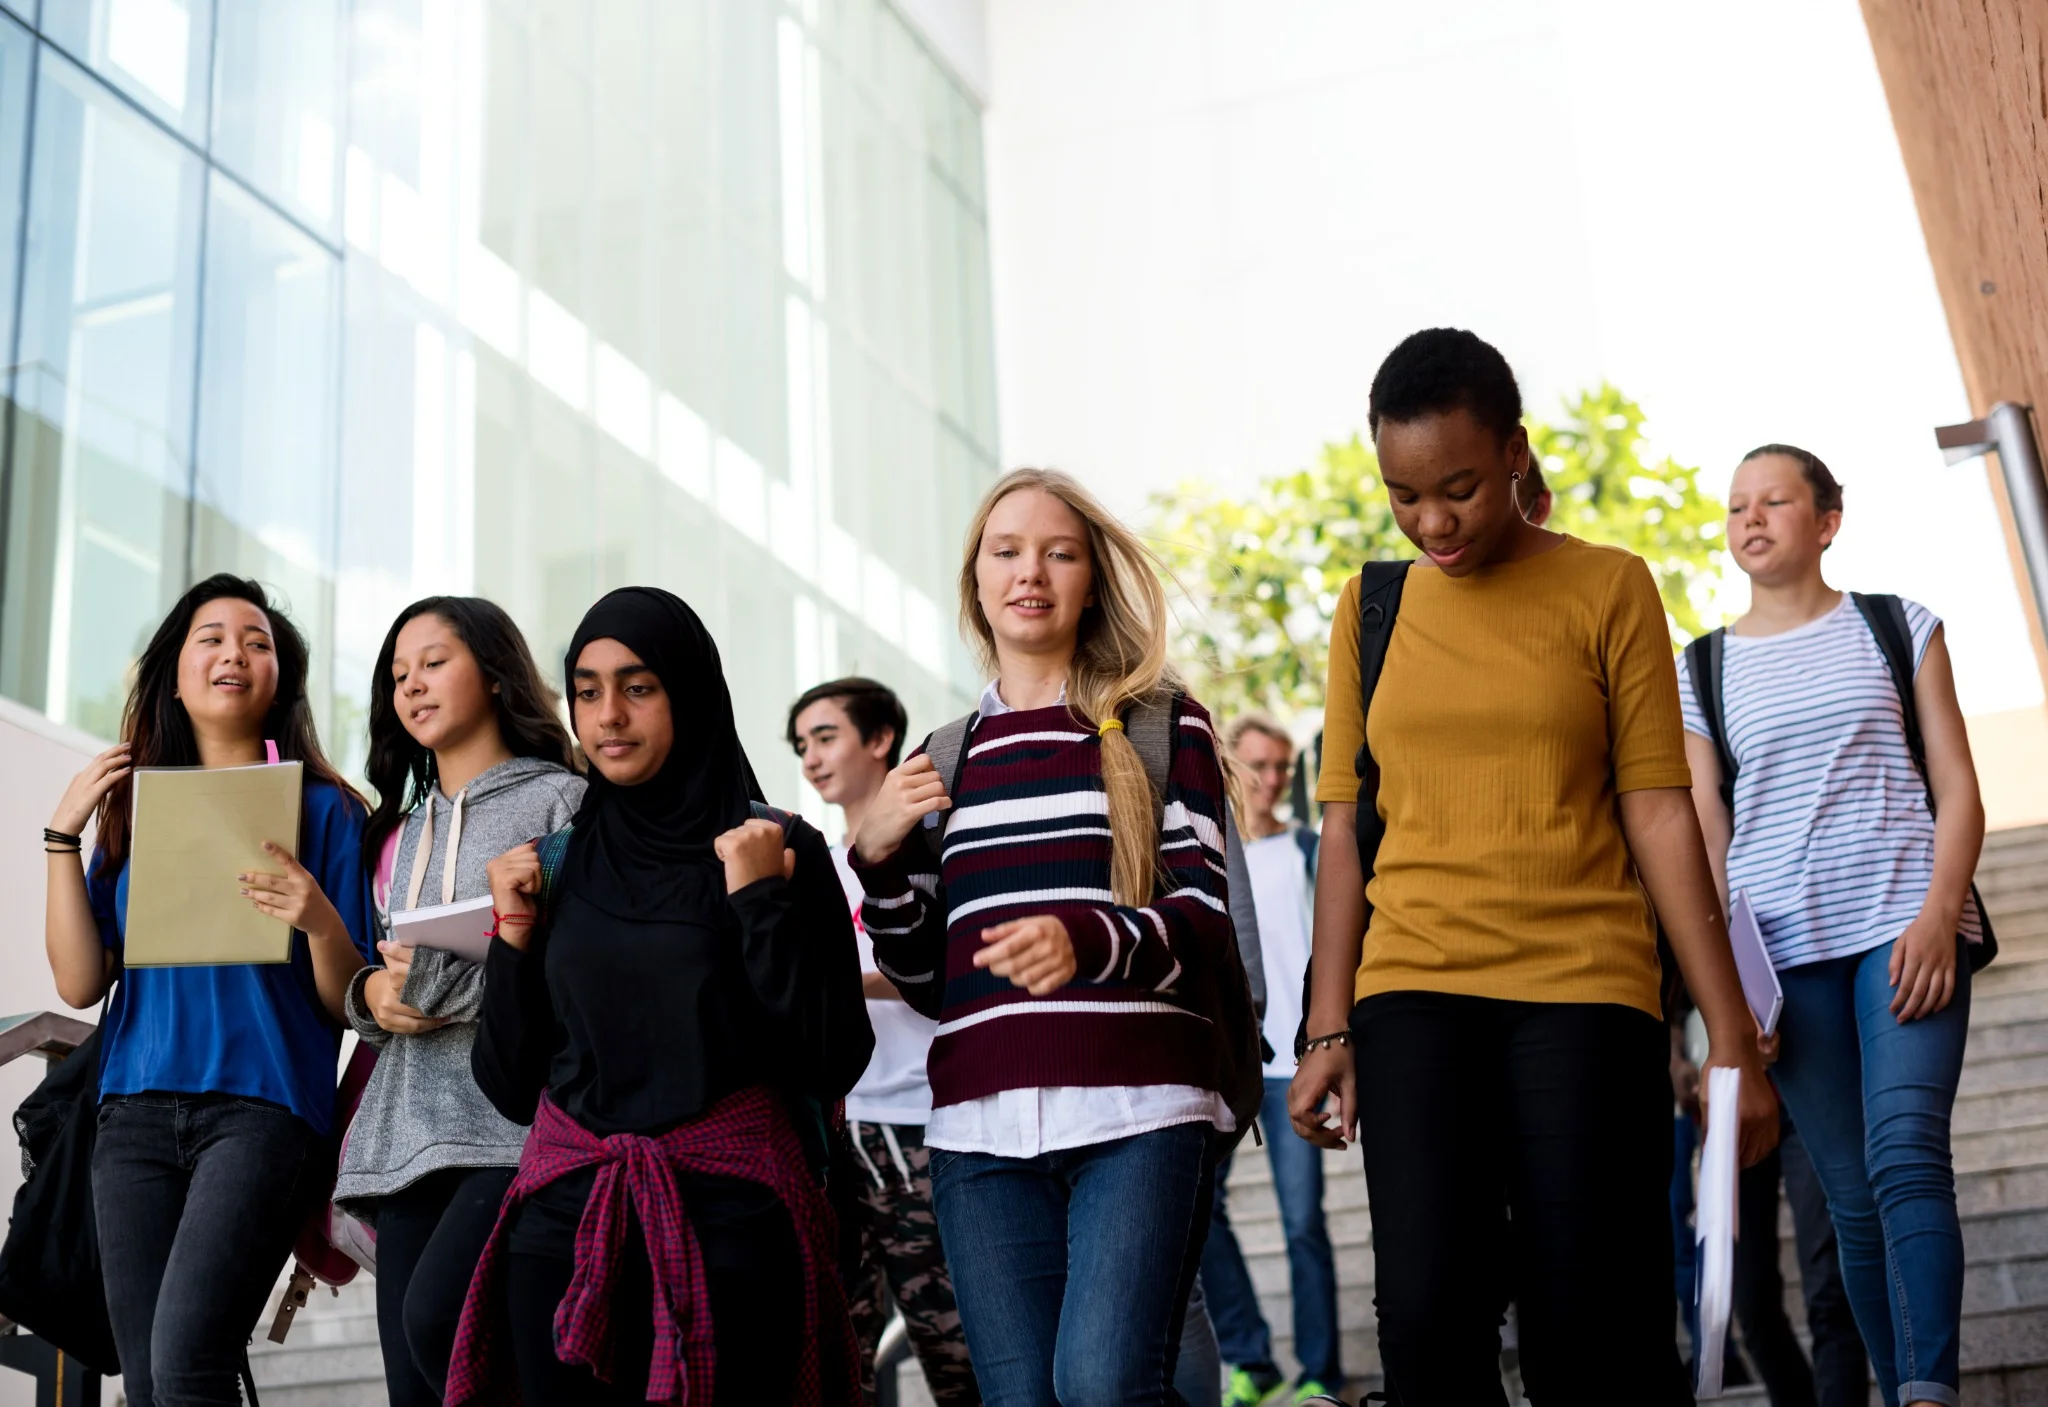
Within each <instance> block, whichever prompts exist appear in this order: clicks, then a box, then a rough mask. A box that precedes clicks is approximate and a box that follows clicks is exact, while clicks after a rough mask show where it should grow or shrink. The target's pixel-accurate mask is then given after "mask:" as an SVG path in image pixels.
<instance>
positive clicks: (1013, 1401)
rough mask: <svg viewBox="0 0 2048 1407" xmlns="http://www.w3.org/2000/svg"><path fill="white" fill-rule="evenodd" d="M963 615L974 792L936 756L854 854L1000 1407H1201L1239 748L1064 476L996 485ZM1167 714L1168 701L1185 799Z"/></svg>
mask: <svg viewBox="0 0 2048 1407" xmlns="http://www.w3.org/2000/svg"><path fill="white" fill-rule="evenodd" d="M960 610H961V619H962V621H963V623H964V625H965V627H966V629H967V630H968V631H969V633H970V637H971V639H972V641H973V643H974V644H976V645H977V646H978V647H979V648H980V652H981V654H982V656H983V658H984V660H985V662H986V663H987V664H989V665H991V666H993V668H994V672H995V676H996V677H995V680H994V681H993V682H992V683H991V684H990V685H989V686H988V688H987V689H986V690H985V691H984V692H983V694H982V700H981V706H980V709H979V711H978V713H977V714H976V716H975V717H974V719H972V720H971V721H970V723H971V726H970V728H969V731H968V735H967V738H966V742H965V744H964V746H963V749H962V757H963V763H962V765H961V766H960V769H959V772H958V776H957V784H954V779H951V778H946V777H942V776H940V775H939V773H938V770H937V768H936V766H935V765H934V763H933V761H932V759H931V758H930V757H929V756H928V755H926V754H925V753H924V752H922V751H920V752H919V753H918V754H917V755H915V756H913V757H912V758H911V759H910V760H909V761H907V762H905V763H904V764H903V765H902V766H900V767H898V768H896V769H894V770H893V771H892V772H890V774H889V776H888V779H887V780H886V781H885V782H884V783H883V786H882V790H881V793H880V794H879V795H878V796H877V797H876V798H875V800H874V801H873V803H871V805H870V806H869V809H868V811H867V814H866V815H865V816H864V817H862V819H861V824H860V830H859V833H858V834H857V835H856V836H855V837H854V844H853V854H852V857H851V863H852V865H853V868H854V870H855V872H856V873H857V874H858V875H859V876H860V878H861V883H862V886H863V888H864V889H865V891H866V894H867V899H866V902H865V905H864V906H863V909H862V922H863V925H864V926H865V927H866V929H867V931H868V933H869V935H870V936H871V937H872V938H873V940H874V945H875V962H876V965H877V966H878V967H879V968H880V969H881V971H882V973H883V974H884V975H885V976H887V977H888V978H889V979H890V980H891V981H892V982H894V983H895V984H896V986H897V988H898V990H900V991H901V992H902V993H903V996H904V999H905V1000H906V1001H908V1002H909V1003H910V1005H911V1006H912V1007H914V1008H915V1009H917V1010H918V1011H921V1012H923V1013H925V1014H926V1015H927V1016H931V1017H934V1018H936V1019H937V1020H938V1022H939V1027H938V1032H937V1036H936V1038H935V1040H934V1041H933V1044H932V1050H931V1057H930V1062H929V1066H928V1071H929V1074H930V1077H931V1086H932V1114H931V1121H930V1122H929V1123H928V1124H926V1125H925V1143H926V1145H927V1146H928V1147H930V1148H931V1149H932V1154H931V1176H932V1194H933V1202H934V1205H935V1207H936V1209H937V1212H938V1219H939V1231H940V1235H941V1238H942V1239H943V1240H944V1242H945V1246H946V1257H947V1260H948V1261H949V1262H950V1263H951V1265H952V1268H953V1285H954V1290H955V1292H956V1293H957V1295H958V1297H959V1301H960V1317H961V1322H962V1324H963V1325H964V1327H965V1329H966V1331H967V1345H968V1349H969V1351H970V1352H971V1354H972V1355H973V1359H974V1372H975V1377H976V1379H977V1380H978V1382H979V1384H980V1387H981V1392H982V1397H983V1400H984V1401H986V1402H988V1403H990V1404H992V1407H1021V1405H1022V1404H1034V1405H1035V1404H1039V1403H1046V1402H1053V1401H1058V1402H1061V1403H1065V1404H1067V1407H1095V1404H1102V1405H1103V1407H1110V1404H1115V1405H1116V1407H1125V1404H1153V1403H1161V1404H1163V1403H1173V1402H1178V1401H1180V1398H1178V1397H1177V1396H1176V1395H1174V1393H1173V1389H1172V1388H1171V1386H1170V1385H1169V1384H1170V1381H1171V1376H1172V1371H1173V1364H1174V1354H1175V1345H1176V1344H1177V1342H1178V1340H1179V1337H1180V1325H1181V1319H1182V1313H1183V1309H1184V1306H1185V1304H1186V1302H1187V1297H1188V1291H1189V1287H1190V1285H1191V1284H1192V1282H1193V1280H1194V1275H1195V1267H1196V1263H1197V1260H1198V1258H1199V1255H1200V1250H1201V1243H1202V1239H1203V1235H1204V1233H1205V1232H1206V1230H1207V1225H1208V1207H1209V1201H1210V1195H1211V1180H1212V1177H1213V1163H1212V1159H1211V1143H1212V1134H1213V1132H1214V1130H1216V1129H1219V1128H1220V1129H1224V1130H1228V1129H1231V1128H1233V1127H1234V1120H1233V1118H1232V1115H1231V1112H1230V1108H1229V1105H1228V1103H1227V1102H1226V1101H1225V1099H1224V1097H1223V1096H1222V1095H1221V1094H1220V1093H1218V1089H1219V1084H1220V1082H1221V1081H1220V1071H1219V1068H1218V1062H1219V1053H1220V1046H1221V1042H1220V1041H1219V1038H1218V1036H1217V1033H1216V1027H1215V1025H1214V1024H1213V1023H1212V1021H1211V1019H1210V1017H1209V1015H1208V1014H1207V1012H1206V1011H1205V1007H1204V1003H1203V1001H1202V1000H1201V998H1200V997H1199V996H1196V995H1193V993H1198V992H1200V991H1202V990H1204V989H1205V986H1206V985H1207V984H1206V982H1205V979H1206V978H1208V977H1210V976H1212V975H1213V974H1215V973H1216V972H1218V971H1220V970H1221V969H1220V966H1219V965H1220V964H1223V963H1226V962H1235V961H1236V960H1237V959H1236V956H1235V952H1234V949H1233V947H1232V937H1231V926H1230V918H1229V915H1228V913H1227V910H1226V901H1227V888H1226V882H1225V878H1224V849H1223V846H1224V841H1223V832H1222V825H1223V776H1222V770H1221V766H1220V764H1219V762H1218V760H1217V752H1216V739H1215V735H1214V733H1213V732H1212V731H1211V728H1210V725H1209V716H1208V714H1207V713H1206V712H1204V711H1203V709H1202V707H1201V705H1200V704H1197V703H1195V702H1193V701H1192V700H1190V699H1187V698H1185V697H1183V696H1181V695H1179V694H1178V693H1177V692H1176V691H1175V689H1174V680H1173V678H1172V676H1171V674H1170V672H1169V671H1168V669H1167V667H1166V599H1165V593H1164V592H1163V590H1162V589H1161V587H1160V584H1159V579H1158V576H1157V574H1156V571H1155V569H1154V564H1153V561H1152V559H1151V556H1150V554H1149V553H1147V552H1146V551H1145V549H1144V547H1143V546H1142V545H1141V544H1140V543H1139V542H1138V540H1137V539H1136V538H1135V537H1134V536H1132V534H1131V533H1130V531H1129V530H1128V529H1126V528H1125V527H1124V526H1123V525H1122V524H1120V523H1118V522H1117V521H1116V520H1115V519H1114V518H1112V517H1110V516H1109V514H1108V513H1107V512H1106V511H1105V510H1104V509H1103V508H1102V507H1101V505H1099V504H1098V503H1097V502H1096V501H1095V499H1094V498H1093V496H1092V495H1090V494H1089V493H1088V492H1087V491H1086V490H1085V489H1083V488H1082V487H1081V486H1080V485H1079V484H1077V483H1075V482H1074V481H1073V480H1072V479H1070V478H1068V477H1067V476H1065V475H1063V474H1057V473H1051V472H1048V471H1041V470H1018V471H1016V472H1015V473H1012V474H1010V475H1008V476H1007V477H1005V478H1004V479H1002V480H1001V481H1000V482H998V483H997V484H996V486H995V487H994V488H993V489H992V490H991V491H990V492H989V495H988V497H987V498H986V499H985V500H983V502H982V506H981V510H980V512H979V513H978V514H977V516H976V518H975V520H974V523H973V525H972V526H971V527H970V529H969V531H968V537H967V560H966V562H965V564H964V565H963V567H962V569H961V575H960ZM1139 707H1142V708H1146V709H1159V708H1163V709H1166V710H1168V711H1169V719H1168V726H1169V727H1170V729H1171V732H1170V738H1171V744H1170V746H1171V757H1170V760H1169V763H1168V767H1167V775H1166V787H1165V795H1164V797H1163V798H1155V796H1154V794H1153V790H1152V784H1151V781H1150V779H1149V778H1148V776H1147V774H1146V770H1145V764H1144V762H1143V761H1142V760H1141V758H1140V756H1139V754H1138V752H1137V749H1136V748H1135V747H1134V746H1133V744H1132V743H1131V741H1130V739H1129V738H1128V737H1127V736H1126V735H1125V733H1124V731H1123V720H1124V719H1125V718H1127V717H1131V716H1134V715H1133V713H1132V710H1133V709H1134V708H1139ZM1156 716H1157V715H1156V714H1148V717H1156ZM949 788H950V792H951V794H950V795H949V794H948V792H949ZM927 818H931V819H932V820H933V822H934V825H933V826H932V827H930V828H926V829H924V830H923V832H922V835H921V836H913V834H912V832H913V830H917V829H919V828H921V827H924V826H925V821H926V819H927ZM940 821H943V822H944V823H945V824H943V825H939V824H937V823H938V822H940ZM928 840H929V841H930V843H927V841H928ZM935 847H936V848H937V850H938V851H939V853H940V859H939V860H938V862H937V863H936V864H933V863H932V860H931V854H932V851H933V849H934V848H935Z"/></svg>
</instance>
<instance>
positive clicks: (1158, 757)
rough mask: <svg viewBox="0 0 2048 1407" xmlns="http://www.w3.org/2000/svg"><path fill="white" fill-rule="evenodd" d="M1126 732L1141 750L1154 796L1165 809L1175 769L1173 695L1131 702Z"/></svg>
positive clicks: (1135, 746)
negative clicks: (1171, 776)
mask: <svg viewBox="0 0 2048 1407" xmlns="http://www.w3.org/2000/svg"><path fill="white" fill-rule="evenodd" d="M1124 736H1125V737H1127V738H1129V739H1130V740H1131V746H1132V747H1134V748H1136V749H1137V750H1138V760H1139V761H1141V762H1143V763H1144V764H1145V775H1146V777H1148V778H1149V779H1150V780H1151V782H1152V800H1153V804H1154V805H1156V806H1157V807H1158V808H1159V809H1160V810H1161V811H1162V812H1163V811H1164V810H1165V809H1166V779H1167V777H1168V775H1169V774H1171V772H1172V771H1173V699H1172V698H1171V697H1168V698H1162V699H1153V700H1147V701H1146V702H1144V703H1137V704H1132V705H1131V707H1130V711H1129V712H1127V713H1126V714H1125V715H1124Z"/></svg>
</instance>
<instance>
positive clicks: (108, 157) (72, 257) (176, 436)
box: [0, 50, 203, 736]
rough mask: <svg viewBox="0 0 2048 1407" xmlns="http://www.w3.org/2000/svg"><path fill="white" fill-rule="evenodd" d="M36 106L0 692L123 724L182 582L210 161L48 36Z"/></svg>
mask: <svg viewBox="0 0 2048 1407" xmlns="http://www.w3.org/2000/svg"><path fill="white" fill-rule="evenodd" d="M36 106H37V114H36V130H35V159H34V180H33V184H32V187H31V190H30V192H29V213H28V222H29V227H28V240H27V268H26V269H25V270H24V277H23V299H22V311H21V357H20V365H19V368H18V370H17V372H16V379H15V397H16V400H17V402H18V405H19V410H20V414H19V415H18V416H17V417H16V421H15V442H14V444H13V446H12V453H13V478H12V485H13V487H12V501H11V502H10V504H9V505H8V508H9V512H8V544H7V549H8V550H7V589H6V595H5V616H4V620H0V642H4V654H0V689H4V690H5V692H7V693H8V694H9V695H11V696H12V697H14V698H16V699H19V700H21V701H22V702H24V703H27V704H29V705H31V706H33V707H36V708H41V709H43V710H44V711H46V712H47V713H49V714H50V716H51V717H53V718H55V719H57V720H59V721H60V722H68V723H73V724H76V725H77V726H79V727H82V728H86V729H89V730H90V731H93V732H96V733H99V734H100V735H101V736H111V735H112V734H113V733H114V731H115V730H116V727H117V725H118V721H119V716H120V708H121V703H122V699H123V696H124V694H125V691H126V683H127V681H126V677H125V676H126V672H127V669H128V666H129V663H130V662H131V661H132V660H133V659H134V657H135V656H136V655H137V654H138V653H139V652H140V649H141V646H142V643H143V641H144V640H145V639H146V637H147V635H148V632H149V631H150V630H151V629H152V628H153V627H154V625H155V623H156V620H157V617H158V615H159V614H160V613H161V612H162V611H163V609H164V608H165V607H166V606H167V605H168V604H169V603H170V601H171V600H173V599H175V597H176V595H177V593H178V592H179V591H180V590H182V589H183V586H184V582H185V575H186V572H185V566H186V562H185V557H186V529H187V504H186V497H185V495H186V491H187V488H188V486H189V479H190V472H191V443H192V432H191V423H192V370H193V339H194V333H195V329H196V326H197V306H196V302H197V299H196V288H197V283H198V270H199V202H200V199H201V194H200V193H201V190H202V189H203V187H202V173H201V168H200V164H199V161H198V159H197V158H196V157H193V156H191V155H190V154H188V153H187V152H186V151H185V150H184V149H183V148H182V147H180V146H179V145H178V144H177V143H176V142H174V141H172V140H171V139H170V138H169V137H167V136H165V135H164V134H163V133H162V132H161V131H159V130H158V129H157V128H156V127H154V126H153V125H151V124H150V123H148V122H147V121H145V120H143V119H142V118H141V117H138V116H137V115H136V114H135V113H134V112H133V111H132V110H131V109H130V108H129V107H128V106H127V105H126V104H125V103H123V102H121V101H120V100H119V99H117V98H115V97H114V96H113V95H111V94H109V93H107V92H106V91H105V90H104V89H103V88H102V87H100V85H99V84H97V83H95V82H93V81H92V80H91V79H90V78H88V77H86V76H85V75H84V74H83V73H80V72H79V71H78V70H77V69H76V68H74V67H73V66H72V65H71V64H69V63H67V62H65V61H64V60H63V59H62V58H60V57H58V56H57V55H55V54H54V53H51V52H49V51H48V50H45V51H44V54H43V75H42V87H41V90H40V92H39V94H38V98H37V104H36Z"/></svg>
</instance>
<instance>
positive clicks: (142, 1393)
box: [92, 1094, 333, 1407]
mask: <svg viewBox="0 0 2048 1407" xmlns="http://www.w3.org/2000/svg"><path fill="white" fill-rule="evenodd" d="M332 1157H333V1155H332V1153H331V1152H329V1151H328V1150H327V1145H326V1142H325V1140H323V1139H322V1138H321V1137H320V1136H319V1135H318V1134H316V1133H314V1132H313V1127H312V1125H310V1124H308V1123H307V1122H306V1121H305V1120H304V1119H301V1118H300V1117H299V1116H298V1115H296V1114H294V1113H292V1112H291V1111H290V1110H289V1109H286V1108H284V1107H283V1106H282V1105H277V1104H270V1103H266V1102H264V1101H262V1100H256V1099H237V1098H234V1097H232V1096H229V1095H224V1094H131V1095H108V1096H107V1097H106V1099H105V1100H103V1101H102V1102H101V1104H100V1109H99V1137H98V1140H97V1142H96V1143H95V1145H94V1148H93V1158H92V1193H93V1214H94V1219H95V1220H96V1221H97V1222H98V1225H99V1235H100V1268H101V1273H102V1275H103V1277H104V1279H105V1281H106V1288H107V1315H108V1317H109V1318H110V1319H111V1320H112V1321H113V1326H114V1343H115V1346H116V1347H118V1348H119V1349H120V1351H121V1373H122V1377H121V1385H122V1387H123V1388H125V1389H126V1391H127V1393H128V1401H129V1402H130V1403H131V1404H133V1407H201V1404H206V1407H231V1405H232V1404H234V1403H238V1402H240V1401H241V1400H242V1387H241V1378H240V1373H239V1369H240V1366H241V1362H242V1353H243V1349H244V1346H245V1345H246V1344H247V1343H248V1342H249V1332H250V1330H251V1329H253V1328H254V1327H255V1325H256V1320H257V1317H258V1316H259V1315H261V1314H262V1313H263V1306H264V1302H265V1301H266V1300H268V1299H269V1298H270V1290H271V1287H272V1286H273V1285H275V1284H276V1283H277V1275H278V1272H279V1271H280V1270H282V1269H283V1268H284V1262H285V1257H286V1256H287V1255H289V1254H290V1252H291V1246H292V1236H293V1235H294V1233H296V1232H297V1231H298V1229H299V1222H300V1220H301V1219H302V1218H303V1216H304V1214H305V1212H306V1210H307V1205H308V1202H309V1200H310V1197H311V1195H312V1194H314V1193H315V1192H316V1191H317V1179H318V1177H319V1176H320V1175H321V1173H322V1172H323V1171H324V1172H325V1173H326V1174H327V1175H328V1176H332V1173H333V1162H332V1161H331V1160H332Z"/></svg>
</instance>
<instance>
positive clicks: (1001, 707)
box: [981, 679, 1067, 718]
mask: <svg viewBox="0 0 2048 1407" xmlns="http://www.w3.org/2000/svg"><path fill="white" fill-rule="evenodd" d="M996 683H997V681H996V680H994V679H991V680H989V681H988V687H987V688H985V689H983V690H982V691H981V716H982V717H983V718H1000V717H1002V716H1003V715H1004V714H1006V713H1015V712H1016V711H1017V710H1016V709H1014V708H1011V707H1010V706H1009V705H1008V704H1006V703H1004V702H1003V696H1002V695H1001V694H1000V693H998V692H997V690H996ZM1066 701H1067V686H1066V685H1065V684H1062V685H1060V696H1059V698H1057V699H1056V700H1054V702H1055V703H1065V702H1066Z"/></svg>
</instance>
